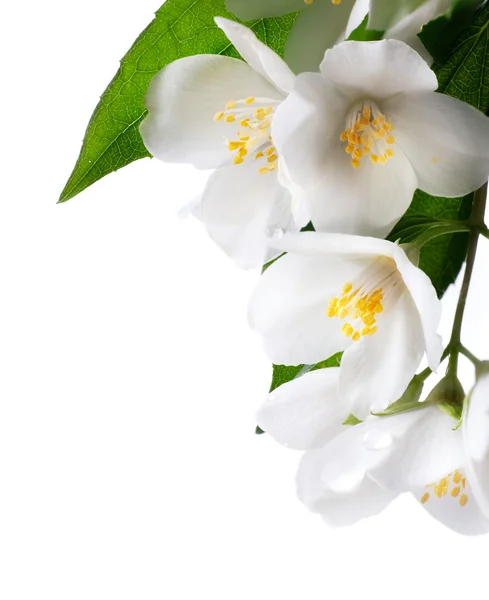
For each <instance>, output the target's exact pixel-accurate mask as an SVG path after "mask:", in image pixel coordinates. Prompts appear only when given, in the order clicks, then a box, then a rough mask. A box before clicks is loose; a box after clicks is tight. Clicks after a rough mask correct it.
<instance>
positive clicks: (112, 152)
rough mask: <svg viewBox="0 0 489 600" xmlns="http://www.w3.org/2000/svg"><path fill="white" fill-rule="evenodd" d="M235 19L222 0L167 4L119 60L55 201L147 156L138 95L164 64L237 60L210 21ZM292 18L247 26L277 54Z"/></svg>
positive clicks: (141, 98)
mask: <svg viewBox="0 0 489 600" xmlns="http://www.w3.org/2000/svg"><path fill="white" fill-rule="evenodd" d="M216 16H223V17H227V18H228V19H233V20H236V19H235V17H234V16H233V15H231V14H230V13H228V12H227V11H226V9H225V0H167V1H166V2H165V3H164V4H163V6H162V7H161V8H160V9H159V10H158V12H157V13H156V17H155V19H154V20H153V21H152V23H151V24H150V25H149V26H148V27H147V28H146V29H145V30H144V31H143V32H142V33H141V35H140V36H139V37H138V38H137V40H136V41H135V43H134V44H133V46H132V48H131V49H130V50H129V52H128V53H127V54H126V55H125V56H124V58H123V59H122V61H121V66H120V68H119V70H118V71H117V73H116V75H115V77H114V79H113V80H112V81H111V83H110V84H109V86H108V88H107V89H106V90H105V92H104V93H103V95H102V97H101V99H100V102H99V103H98V105H97V107H96V108H95V111H94V113H93V115H92V117H91V119H90V122H89V124H88V128H87V131H86V133H85V138H84V141H83V146H82V149H81V152H80V156H79V158H78V160H77V163H76V165H75V168H74V170H73V173H72V174H71V176H70V178H69V180H68V182H67V184H66V186H65V188H64V190H63V191H62V193H61V196H60V199H59V201H60V202H65V201H66V200H69V199H70V198H73V197H74V196H76V195H77V194H79V193H80V192H82V191H83V190H84V189H85V188H87V187H88V186H90V185H92V184H93V183H95V182H96V181H98V180H99V179H101V178H102V177H104V176H105V175H108V174H109V173H111V172H112V171H116V170H117V169H120V168H122V167H124V166H126V165H128V164H130V163H131V162H133V161H135V160H138V159H140V158H144V157H147V156H150V154H149V153H148V151H147V150H146V148H145V147H144V144H143V141H142V138H141V136H140V134H139V125H140V124H141V122H142V120H143V119H144V117H145V115H146V109H145V107H144V96H145V94H146V91H147V89H148V85H149V82H150V81H151V78H152V77H153V76H154V75H155V74H156V73H157V72H158V71H160V70H161V69H162V68H163V67H164V66H165V65H167V64H169V63H170V62H172V61H174V60H176V59H178V58H182V57H184V56H190V55H194V54H225V55H227V56H238V54H237V53H236V51H235V50H234V48H233V47H232V46H231V44H230V43H229V41H228V39H227V38H226V36H225V35H224V33H223V32H222V31H221V30H220V29H219V28H218V27H217V26H216V25H215V23H214V17H216ZM295 18H296V15H295V14H291V15H286V16H284V17H280V18H276V19H260V20H258V21H254V22H252V23H250V24H249V26H250V27H251V29H253V31H254V32H255V33H256V34H257V36H258V37H259V38H260V39H261V40H262V41H264V42H266V43H267V45H268V46H270V47H271V48H272V49H273V50H275V51H276V52H278V53H279V54H282V53H283V48H284V45H285V39H286V36H287V33H288V32H289V31H290V29H291V27H292V25H293V23H294V21H295Z"/></svg>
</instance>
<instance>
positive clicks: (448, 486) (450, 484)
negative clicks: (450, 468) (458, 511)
mask: <svg viewBox="0 0 489 600" xmlns="http://www.w3.org/2000/svg"><path fill="white" fill-rule="evenodd" d="M426 487H427V488H428V489H429V490H430V491H428V492H425V493H424V494H423V495H422V496H421V498H420V501H421V504H426V503H427V502H428V501H429V500H430V498H431V497H432V496H434V497H435V498H438V499H442V498H453V500H454V501H455V500H456V501H457V502H458V504H459V506H465V505H466V504H467V502H468V501H469V495H468V490H467V480H466V478H465V477H464V476H463V474H462V473H461V472H460V471H458V470H457V471H455V472H454V473H449V474H448V475H447V476H446V477H443V479H440V481H438V482H437V483H430V484H429V485H427V486H426Z"/></svg>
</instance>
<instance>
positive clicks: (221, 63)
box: [140, 55, 282, 169]
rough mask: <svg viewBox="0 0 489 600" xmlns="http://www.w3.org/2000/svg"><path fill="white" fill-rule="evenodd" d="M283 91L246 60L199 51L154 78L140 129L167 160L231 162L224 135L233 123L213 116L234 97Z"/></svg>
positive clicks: (205, 164) (276, 95) (210, 164)
mask: <svg viewBox="0 0 489 600" xmlns="http://www.w3.org/2000/svg"><path fill="white" fill-rule="evenodd" d="M251 96H262V97H266V98H270V99H276V100H278V101H280V100H281V99H282V94H281V93H280V92H278V91H277V89H276V88H275V87H274V86H272V85H270V84H269V83H268V82H267V81H266V80H265V79H264V78H263V77H261V76H260V75H258V74H257V73H256V72H255V71H254V70H253V69H252V68H251V67H249V66H248V65H247V64H246V63H244V62H243V61H241V60H237V59H234V58H229V57H226V56H214V55H198V56H189V57H186V58H182V59H180V60H176V61H175V62H173V63H171V64H169V65H168V66H167V67H165V68H164V69H163V70H162V71H160V72H159V73H158V74H157V75H156V76H155V77H154V78H153V80H152V81H151V83H150V86H149V90H148V93H147V95H146V108H147V109H148V110H149V115H148V116H147V117H146V118H145V119H144V121H143V122H142V124H141V127H140V131H141V135H142V136H143V141H144V144H145V146H146V148H147V149H148V150H149V151H150V152H151V154H153V155H154V156H156V157H157V158H159V159H161V160H164V161H167V162H188V163H192V164H193V165H194V166H196V167H197V168H199V169H211V168H216V167H219V166H222V165H224V164H227V163H231V160H232V156H231V153H230V152H228V150H227V147H226V144H225V143H224V140H225V138H227V137H228V136H229V134H230V130H229V127H230V124H228V123H225V122H224V121H220V122H219V123H216V122H215V121H214V116H215V114H216V113H218V112H219V111H222V110H224V106H225V105H226V104H227V103H228V102H229V101H230V100H238V99H241V98H243V99H244V98H248V97H251Z"/></svg>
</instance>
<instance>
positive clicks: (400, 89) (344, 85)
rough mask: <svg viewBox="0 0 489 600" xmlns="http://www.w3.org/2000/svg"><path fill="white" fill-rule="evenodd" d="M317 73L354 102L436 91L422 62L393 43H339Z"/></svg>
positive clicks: (407, 48)
mask: <svg viewBox="0 0 489 600" xmlns="http://www.w3.org/2000/svg"><path fill="white" fill-rule="evenodd" d="M389 1H390V0H389ZM321 72H322V73H323V75H324V76H325V77H326V78H327V79H329V80H330V81H332V82H333V84H335V85H337V86H338V87H339V88H340V89H341V90H342V92H343V93H344V94H345V95H346V96H347V97H351V98H354V99H357V100H362V99H368V98H371V99H373V100H377V101H381V100H382V99H385V98H389V97H390V96H394V95H396V94H401V93H410V94H413V93H416V92H421V91H434V90H435V89H436V88H437V87H438V82H437V79H436V75H435V74H434V73H433V71H432V70H431V69H430V68H429V66H428V65H427V64H426V62H425V61H424V60H423V59H422V58H421V57H420V56H419V54H418V53H417V52H415V51H414V50H413V49H412V48H410V47H409V46H408V45H406V44H404V43H403V42H399V41H397V40H381V41H379V42H348V41H347V42H343V43H342V44H339V45H338V46H335V47H334V48H332V49H331V50H328V51H327V52H326V54H325V56H324V60H323V62H322V63H321ZM381 108H382V109H383V106H381ZM384 112H385V111H384Z"/></svg>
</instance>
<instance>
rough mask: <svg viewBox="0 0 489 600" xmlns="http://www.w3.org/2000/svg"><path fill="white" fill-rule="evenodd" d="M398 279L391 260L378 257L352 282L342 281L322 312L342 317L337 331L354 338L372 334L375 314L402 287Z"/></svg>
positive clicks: (383, 309) (329, 315)
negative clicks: (342, 284)
mask: <svg viewBox="0 0 489 600" xmlns="http://www.w3.org/2000/svg"><path fill="white" fill-rule="evenodd" d="M401 282H402V278H401V276H400V274H399V271H398V270H397V267H396V264H395V262H394V261H393V260H392V259H391V258H387V257H381V258H378V259H377V260H375V261H374V263H373V264H372V265H371V266H370V267H369V268H368V269H366V270H365V271H364V272H363V273H362V274H360V275H359V277H358V279H357V280H356V281H355V282H347V283H345V284H344V286H343V289H342V292H341V294H339V295H338V296H333V298H331V299H330V300H329V304H328V307H327V309H326V316H327V317H328V318H330V319H333V318H338V319H340V320H342V321H344V323H343V327H342V329H341V331H342V332H343V334H344V335H345V336H346V337H348V338H351V339H352V341H354V342H358V341H360V339H361V338H362V337H364V336H370V335H374V333H375V332H376V331H377V325H378V323H377V320H378V318H379V316H380V315H381V314H382V313H384V311H385V309H386V308H387V307H388V306H389V305H392V304H393V303H394V302H395V301H396V300H397V298H399V295H400V294H401V292H402V291H403V286H402V285H400V284H401Z"/></svg>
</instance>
